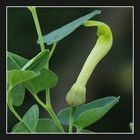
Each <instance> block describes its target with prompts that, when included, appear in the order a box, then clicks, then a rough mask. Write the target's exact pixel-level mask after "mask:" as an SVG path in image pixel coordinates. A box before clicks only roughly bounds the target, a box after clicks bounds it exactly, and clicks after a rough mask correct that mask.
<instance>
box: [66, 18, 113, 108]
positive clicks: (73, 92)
mask: <svg viewBox="0 0 140 140" xmlns="http://www.w3.org/2000/svg"><path fill="white" fill-rule="evenodd" d="M83 25H84V26H86V27H92V26H97V27H98V30H97V36H98V40H97V42H96V44H95V46H94V48H93V49H92V51H91V52H90V54H89V56H88V57H87V59H86V62H85V63H84V65H83V68H82V70H81V72H80V74H79V76H78V78H77V80H76V82H75V83H74V84H73V86H72V87H71V89H70V90H69V92H68V93H67V95H66V101H67V103H68V104H69V105H70V106H78V105H81V104H84V103H85V100H86V99H85V98H86V84H87V82H88V79H89V77H90V76H91V74H92V72H93V70H94V69H95V67H96V65H97V64H98V63H99V61H100V60H101V59H102V58H103V57H104V56H105V55H106V54H107V53H108V51H109V50H110V48H111V47H112V43H113V37H112V32H111V29H110V27H109V26H108V25H106V24H105V23H103V22H99V21H94V20H88V21H85V22H84V23H83Z"/></svg>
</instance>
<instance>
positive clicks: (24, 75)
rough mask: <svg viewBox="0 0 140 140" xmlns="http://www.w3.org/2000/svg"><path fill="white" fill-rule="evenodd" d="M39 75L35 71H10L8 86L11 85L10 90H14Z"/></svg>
mask: <svg viewBox="0 0 140 140" xmlns="http://www.w3.org/2000/svg"><path fill="white" fill-rule="evenodd" d="M36 76H37V74H36V73H35V72H33V71H30V70H26V71H22V70H10V71H8V84H9V90H12V88H14V87H15V86H16V85H18V84H21V83H23V82H25V81H28V80H30V79H32V78H34V77H36Z"/></svg>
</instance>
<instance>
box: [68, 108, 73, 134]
mask: <svg viewBox="0 0 140 140" xmlns="http://www.w3.org/2000/svg"><path fill="white" fill-rule="evenodd" d="M72 112H73V107H70V109H69V133H72V127H73V119H72Z"/></svg>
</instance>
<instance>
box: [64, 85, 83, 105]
mask: <svg viewBox="0 0 140 140" xmlns="http://www.w3.org/2000/svg"><path fill="white" fill-rule="evenodd" d="M85 97H86V88H85V87H84V86H80V85H79V84H76V83H75V84H74V85H73V86H72V87H71V89H70V90H69V92H68V93H67V96H66V101H67V103H68V104H69V105H70V106H73V107H74V106H78V105H81V104H84V103H85Z"/></svg>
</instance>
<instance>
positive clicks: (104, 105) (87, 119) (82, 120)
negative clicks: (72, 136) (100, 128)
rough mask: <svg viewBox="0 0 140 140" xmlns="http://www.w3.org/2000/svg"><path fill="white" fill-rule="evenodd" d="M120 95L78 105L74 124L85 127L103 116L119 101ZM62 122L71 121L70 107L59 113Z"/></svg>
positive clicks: (74, 115)
mask: <svg viewBox="0 0 140 140" xmlns="http://www.w3.org/2000/svg"><path fill="white" fill-rule="evenodd" d="M119 98H120V97H117V98H116V97H112V96H111V97H105V98H102V99H98V100H95V101H93V102H90V103H87V104H84V105H81V106H79V107H77V109H76V111H75V112H74V113H73V123H74V125H76V126H78V127H80V128H85V127H87V126H89V125H91V124H93V123H95V122H96V121H98V120H99V119H100V118H102V117H103V116H104V115H105V114H106V113H107V112H108V111H109V110H110V109H111V108H112V107H113V106H114V105H115V104H116V103H117V102H118V101H119ZM58 118H59V120H60V122H61V123H62V124H66V125H68V123H69V108H66V109H64V110H62V111H60V112H59V113H58Z"/></svg>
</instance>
